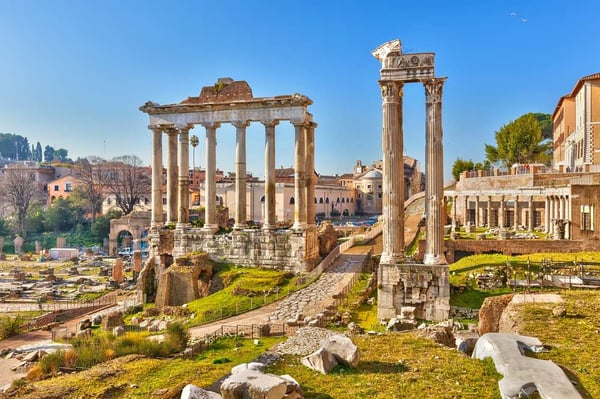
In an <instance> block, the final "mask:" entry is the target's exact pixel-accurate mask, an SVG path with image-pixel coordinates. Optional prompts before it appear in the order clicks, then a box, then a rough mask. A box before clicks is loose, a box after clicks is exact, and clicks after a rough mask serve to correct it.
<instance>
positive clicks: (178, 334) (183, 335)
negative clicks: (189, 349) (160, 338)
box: [167, 322, 190, 352]
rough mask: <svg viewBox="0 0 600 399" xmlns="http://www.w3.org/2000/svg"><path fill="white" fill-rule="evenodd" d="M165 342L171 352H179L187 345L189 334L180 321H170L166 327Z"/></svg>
mask: <svg viewBox="0 0 600 399" xmlns="http://www.w3.org/2000/svg"><path fill="white" fill-rule="evenodd" d="M167 331H168V334H169V335H168V337H167V344H168V345H169V347H170V349H171V350H172V351H173V352H181V351H183V350H184V349H185V347H186V346H187V343H188V340H189V339H190V334H189V333H188V330H187V328H186V327H185V326H184V325H183V324H182V323H180V322H176V323H172V324H170V325H169V327H168V328H167Z"/></svg>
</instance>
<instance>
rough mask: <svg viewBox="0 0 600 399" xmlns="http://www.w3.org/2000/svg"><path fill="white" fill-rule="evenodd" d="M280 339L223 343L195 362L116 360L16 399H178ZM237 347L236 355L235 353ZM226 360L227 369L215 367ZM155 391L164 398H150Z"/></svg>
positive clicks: (28, 389)
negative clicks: (186, 387)
mask: <svg viewBox="0 0 600 399" xmlns="http://www.w3.org/2000/svg"><path fill="white" fill-rule="evenodd" d="M282 340H283V338H261V340H260V341H261V342H260V344H259V345H254V343H253V341H252V340H242V339H239V338H227V339H222V340H219V341H216V342H215V343H214V344H213V345H211V347H210V348H209V349H208V350H207V351H205V352H202V353H200V354H199V355H198V356H196V357H194V358H193V359H182V358H173V359H150V358H146V357H143V356H140V355H130V356H125V357H123V358H118V359H115V360H112V361H110V362H107V363H103V364H102V365H98V366H97V367H94V368H92V369H90V370H88V371H85V372H81V373H76V374H69V375H63V376H60V377H54V378H51V379H48V380H44V381H38V382H35V383H31V384H27V385H25V386H24V387H21V393H20V394H19V396H18V397H19V398H23V399H42V398H50V397H53V398H55V397H61V398H65V399H75V398H90V399H92V398H150V397H160V398H179V397H180V390H181V388H183V386H184V385H186V384H189V383H191V384H194V385H197V386H203V387H205V386H209V385H211V384H212V383H213V382H215V381H216V380H218V379H219V378H221V377H223V376H224V375H226V374H227V373H229V371H230V370H231V368H232V367H233V366H234V365H236V364H239V363H245V362H249V361H252V360H254V359H256V358H257V357H258V356H259V355H260V354H261V353H262V352H264V351H265V350H266V349H268V348H270V347H272V346H273V345H275V344H276V343H277V342H280V341H282ZM235 347H237V350H234V348H235ZM221 358H228V359H230V360H231V362H229V363H219V362H215V360H217V359H221ZM159 390H164V391H162V394H161V395H159V396H156V395H154V396H153V393H157V392H158V391H159Z"/></svg>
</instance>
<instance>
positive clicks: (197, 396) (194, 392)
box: [181, 384, 222, 399]
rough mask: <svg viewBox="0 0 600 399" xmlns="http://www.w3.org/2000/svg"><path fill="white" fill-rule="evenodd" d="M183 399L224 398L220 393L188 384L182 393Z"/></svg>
mask: <svg viewBox="0 0 600 399" xmlns="http://www.w3.org/2000/svg"><path fill="white" fill-rule="evenodd" d="M181 399H222V397H221V395H219V394H218V393H215V392H211V391H207V390H206V389H202V388H199V387H197V386H195V385H193V384H187V385H186V386H185V387H183V390H182V391H181Z"/></svg>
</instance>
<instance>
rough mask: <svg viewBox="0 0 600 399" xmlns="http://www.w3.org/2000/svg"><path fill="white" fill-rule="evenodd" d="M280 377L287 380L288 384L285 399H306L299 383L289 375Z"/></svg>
mask: <svg viewBox="0 0 600 399" xmlns="http://www.w3.org/2000/svg"><path fill="white" fill-rule="evenodd" d="M279 377H280V378H282V379H283V380H285V383H286V391H285V399H304V394H303V393H302V388H301V387H300V384H298V381H296V380H295V379H294V378H293V377H292V376H291V375H289V374H284V375H280V376H279Z"/></svg>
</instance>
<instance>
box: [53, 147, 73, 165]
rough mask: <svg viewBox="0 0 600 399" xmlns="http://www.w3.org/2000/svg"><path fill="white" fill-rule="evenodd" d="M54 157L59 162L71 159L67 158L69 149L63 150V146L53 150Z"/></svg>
mask: <svg viewBox="0 0 600 399" xmlns="http://www.w3.org/2000/svg"><path fill="white" fill-rule="evenodd" d="M54 159H55V160H57V161H60V162H68V161H71V159H70V158H69V151H67V150H65V149H64V148H59V149H58V150H56V151H54Z"/></svg>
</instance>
